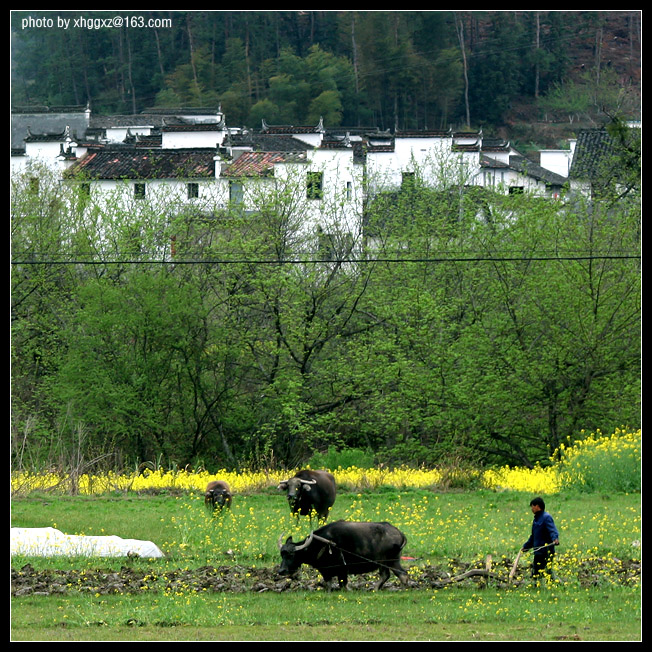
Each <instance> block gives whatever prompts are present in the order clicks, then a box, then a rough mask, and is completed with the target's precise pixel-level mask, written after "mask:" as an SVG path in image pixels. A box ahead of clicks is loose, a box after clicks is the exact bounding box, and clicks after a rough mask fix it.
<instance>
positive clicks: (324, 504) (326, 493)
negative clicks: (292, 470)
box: [278, 469, 336, 521]
mask: <svg viewBox="0 0 652 652" xmlns="http://www.w3.org/2000/svg"><path fill="white" fill-rule="evenodd" d="M278 488H279V489H282V490H283V491H287V498H288V503H289V504H290V510H291V512H292V513H293V514H297V515H301V516H310V518H311V520H312V514H313V511H314V512H316V513H317V516H318V518H319V520H323V521H325V520H326V519H327V518H328V512H329V511H330V508H331V507H332V506H333V503H334V502H335V493H336V487H335V478H334V477H333V476H332V474H330V473H329V472H328V471H309V470H306V469H304V470H303V471H299V472H298V473H297V474H296V475H295V476H294V477H293V478H290V479H289V480H282V481H281V482H280V483H279V485H278Z"/></svg>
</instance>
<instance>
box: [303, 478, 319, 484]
mask: <svg viewBox="0 0 652 652" xmlns="http://www.w3.org/2000/svg"><path fill="white" fill-rule="evenodd" d="M299 480H301V482H303V484H317V480H304V479H303V478H299Z"/></svg>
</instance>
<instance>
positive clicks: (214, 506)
mask: <svg viewBox="0 0 652 652" xmlns="http://www.w3.org/2000/svg"><path fill="white" fill-rule="evenodd" d="M232 500H233V496H232V494H231V488H230V487H229V485H228V484H227V483H226V482H224V480H214V481H213V482H209V483H208V485H207V486H206V491H205V492H204V504H205V505H206V507H208V508H209V509H211V510H213V511H221V510H222V509H224V507H228V508H230V507H231V501H232Z"/></svg>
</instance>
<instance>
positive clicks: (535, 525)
mask: <svg viewBox="0 0 652 652" xmlns="http://www.w3.org/2000/svg"><path fill="white" fill-rule="evenodd" d="M558 539H559V532H557V528H556V527H555V522H554V521H553V520H552V516H550V514H548V512H537V513H536V514H535V515H534V521H533V522H532V534H531V535H530V538H529V539H528V540H527V541H526V542H525V543H524V544H523V550H529V549H530V548H538V547H540V546H545V545H546V544H547V543H552V542H553V541H556V540H558ZM546 550H547V551H550V552H554V551H555V548H554V546H550V547H549V548H546Z"/></svg>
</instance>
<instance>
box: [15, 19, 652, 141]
mask: <svg viewBox="0 0 652 652" xmlns="http://www.w3.org/2000/svg"><path fill="white" fill-rule="evenodd" d="M116 18H117V19H118V20H116ZM66 21H67V22H66ZM109 21H111V22H109ZM109 25H111V26H109ZM640 37H641V16H640V12H636V11H623V12H617V11H604V12H601V11H568V12H565V11H490V12H482V11H464V12H453V11H406V12H403V11H351V12H348V11H188V12H185V11H140V12H117V11H114V12H108V11H91V12H78V11H75V12H69V11H62V12H59V11H35V12H21V11H16V12H13V14H12V73H13V77H12V103H13V105H15V106H24V105H35V104H42V105H48V106H54V105H58V106H60V105H84V104H86V103H87V102H90V104H91V106H92V109H93V111H94V112H95V113H100V114H102V113H105V114H109V113H139V112H142V111H144V110H146V109H148V108H151V107H179V106H195V107H197V106H215V105H218V104H221V106H222V109H223V110H224V112H225V113H226V115H227V119H228V122H229V124H230V125H231V126H243V125H247V126H250V127H257V126H259V125H260V120H261V119H262V118H264V119H265V120H266V121H267V122H268V123H270V124H310V123H313V122H316V121H317V120H318V119H319V117H320V116H323V117H324V122H325V124H326V125H328V126H341V125H346V126H371V125H373V126H378V127H380V128H382V129H395V128H400V129H415V128H416V129H441V128H448V127H449V126H454V127H464V126H473V127H476V128H478V127H483V128H484V129H488V130H498V129H499V128H501V127H505V126H509V127H512V128H513V127H514V125H515V124H517V123H533V122H538V123H541V124H545V123H554V122H560V123H562V124H568V123H577V122H578V121H588V122H589V123H590V122H591V121H595V120H599V119H600V117H601V116H603V115H604V112H607V113H615V112H618V113H621V114H625V115H626V116H627V117H633V118H637V117H638V115H637V107H638V104H639V101H638V96H639V89H640V65H641V53H640ZM512 137H513V135H512ZM524 137H525V138H528V137H529V135H524Z"/></svg>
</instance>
